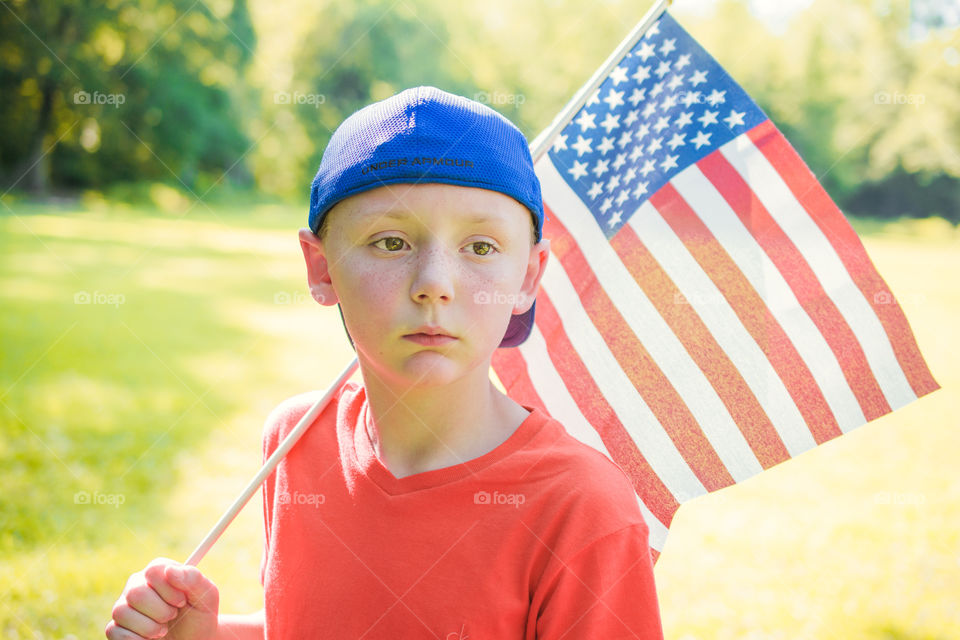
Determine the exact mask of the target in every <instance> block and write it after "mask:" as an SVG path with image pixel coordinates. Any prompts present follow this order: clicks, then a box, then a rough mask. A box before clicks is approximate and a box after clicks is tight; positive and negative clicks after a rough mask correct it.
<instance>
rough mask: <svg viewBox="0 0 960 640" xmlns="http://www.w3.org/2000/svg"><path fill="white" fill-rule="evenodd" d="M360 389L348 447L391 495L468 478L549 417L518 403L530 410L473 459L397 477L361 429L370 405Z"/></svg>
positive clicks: (524, 440)
mask: <svg viewBox="0 0 960 640" xmlns="http://www.w3.org/2000/svg"><path fill="white" fill-rule="evenodd" d="M359 391H360V393H359V397H358V398H357V400H359V401H360V402H361V403H362V405H361V407H360V410H359V411H358V412H357V420H356V421H355V422H354V424H353V425H352V427H353V428H352V429H351V433H350V436H351V438H350V439H351V441H352V446H351V447H350V449H351V453H352V454H353V458H354V462H355V464H357V466H358V469H359V471H360V472H361V473H362V474H363V475H364V476H366V478H367V479H369V480H370V481H371V482H373V483H374V484H375V485H377V486H378V487H380V489H382V490H383V491H384V492H385V493H387V494H390V495H401V494H406V493H412V492H414V491H421V490H423V489H432V488H434V487H439V486H442V485H445V484H449V483H451V482H456V481H457V480H461V479H464V478H469V477H470V476H472V475H474V474H476V473H478V472H479V471H481V470H482V469H486V468H487V467H490V466H491V465H493V464H495V463H497V462H499V461H501V460H503V459H504V458H506V457H508V456H509V455H510V454H512V453H514V452H515V451H517V450H519V449H520V448H522V447H523V446H524V445H525V444H527V443H528V442H529V441H530V440H531V439H532V438H533V437H534V436H535V435H536V434H537V433H538V432H539V431H540V430H541V428H542V427H543V426H544V424H546V423H547V421H548V420H549V416H547V415H546V414H545V413H543V412H542V411H540V410H539V409H537V408H536V407H528V406H527V405H524V404H521V405H520V406H522V407H523V408H524V409H526V410H527V411H529V412H530V413H529V414H527V417H526V418H524V420H523V422H521V423H520V425H519V426H517V428H516V429H514V431H513V433H512V434H510V437H508V438H507V439H506V440H504V441H503V442H501V443H500V444H499V445H498V446H496V447H494V448H493V449H491V450H490V451H488V452H487V453H485V454H483V455H481V456H479V457H477V458H473V459H472V460H465V461H464V462H461V463H458V464H455V465H451V466H448V467H441V468H439V469H431V470H429V471H421V472H420V473H415V474H413V475H409V476H404V477H402V478H398V477H396V476H395V475H393V473H392V472H391V471H390V470H389V469H387V467H386V466H385V465H384V464H383V462H381V460H380V458H378V457H377V455H376V452H375V451H374V450H373V446H372V445H371V444H370V439H369V438H368V437H367V432H366V430H365V428H364V425H365V424H366V421H367V417H368V411H369V408H370V404H369V403H368V402H367V397H366V390H365V389H362V388H361V389H360V390H359Z"/></svg>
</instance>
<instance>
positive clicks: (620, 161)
mask: <svg viewBox="0 0 960 640" xmlns="http://www.w3.org/2000/svg"><path fill="white" fill-rule="evenodd" d="M626 161H627V154H625V153H618V154H617V158H616V159H615V160H614V161H613V169H614V171H620V167H622V166H623V165H624V164H625V163H626Z"/></svg>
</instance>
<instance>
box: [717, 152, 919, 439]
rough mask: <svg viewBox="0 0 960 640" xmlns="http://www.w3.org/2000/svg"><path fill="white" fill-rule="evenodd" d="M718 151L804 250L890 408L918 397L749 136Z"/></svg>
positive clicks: (859, 298)
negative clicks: (858, 343) (851, 333)
mask: <svg viewBox="0 0 960 640" xmlns="http://www.w3.org/2000/svg"><path fill="white" fill-rule="evenodd" d="M720 151H721V153H723V155H724V157H726V158H727V160H728V161H729V162H730V164H731V165H733V167H734V168H735V169H736V170H737V172H738V173H739V174H740V175H741V176H742V177H743V179H744V180H745V181H746V182H747V184H749V185H750V187H751V188H752V189H753V191H754V193H756V194H757V197H758V198H759V199H760V202H761V203H763V206H764V207H766V209H767V211H769V212H770V215H771V216H772V217H773V219H774V220H776V222H777V224H778V225H779V226H780V228H781V229H782V230H783V232H784V233H786V234H787V236H788V237H789V238H790V240H791V241H792V242H793V244H794V245H796V247H797V249H798V250H799V251H800V253H801V254H803V257H804V259H805V260H806V261H807V264H808V265H810V268H811V269H812V270H813V272H814V274H815V275H816V277H817V279H818V280H819V281H820V284H821V285H822V286H823V289H824V291H826V292H827V295H828V296H830V299H831V300H832V301H833V303H834V304H835V305H836V306H837V309H838V310H839V311H840V314H841V315H843V318H844V320H846V321H847V324H848V325H849V326H850V329H851V330H852V331H853V333H854V335H855V336H856V337H857V340H859V341H860V344H861V345H862V346H863V352H864V353H865V354H866V357H867V363H868V364H869V365H870V369H871V370H872V371H873V374H874V377H876V379H877V383H878V384H879V385H880V388H881V389H882V390H883V394H884V396H886V398H887V402H888V403H889V404H890V407H891V408H893V409H896V408H897V407H901V406H903V405H905V404H907V403H909V402H912V401H913V400H916V397H917V396H916V394H914V392H913V389H912V388H911V387H910V382H909V381H908V380H907V377H906V374H905V373H904V371H903V369H902V368H901V367H900V363H899V362H897V358H896V355H895V354H894V352H893V346H892V345H891V344H890V337H889V336H888V335H887V333H886V331H884V329H883V325H882V324H881V323H880V319H879V318H877V315H876V314H875V313H874V312H873V309H872V308H871V307H870V304H869V303H868V302H867V300H866V299H865V298H864V297H863V292H861V291H860V289H859V287H857V285H856V283H854V282H853V279H852V278H851V277H850V274H849V273H848V272H847V269H846V267H844V266H843V262H841V260H840V257H839V256H838V255H837V254H836V252H835V251H834V249H833V247H832V246H831V245H830V242H829V241H828V240H827V238H826V237H825V236H824V235H823V232H822V231H820V228H819V227H818V226H817V224H816V222H814V221H813V219H812V218H811V217H810V215H809V214H808V213H807V211H806V210H805V209H804V208H803V205H801V204H800V202H799V201H797V199H796V198H795V197H794V196H793V193H792V192H791V191H790V188H789V187H788V186H787V184H786V183H785V182H784V181H783V178H781V177H780V174H779V173H778V172H777V170H776V169H775V168H774V167H773V165H771V164H770V163H769V161H768V160H767V159H766V157H765V156H764V155H763V153H761V152H760V150H759V149H757V148H756V146H754V144H753V142H752V141H751V140H750V139H749V137H747V135H741V136H738V137H736V138H734V139H733V140H731V141H730V142H728V143H727V144H725V145H723V146H722V147H721V148H720ZM845 430H846V429H845Z"/></svg>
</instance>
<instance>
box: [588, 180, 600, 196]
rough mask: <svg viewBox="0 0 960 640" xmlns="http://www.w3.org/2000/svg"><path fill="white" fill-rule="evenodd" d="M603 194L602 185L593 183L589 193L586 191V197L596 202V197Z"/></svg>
mask: <svg viewBox="0 0 960 640" xmlns="http://www.w3.org/2000/svg"><path fill="white" fill-rule="evenodd" d="M601 193H603V184H601V183H599V182H594V183H593V184H592V185H591V186H590V191H587V195H588V196H590V199H591V200H596V199H597V196H598V195H600V194H601Z"/></svg>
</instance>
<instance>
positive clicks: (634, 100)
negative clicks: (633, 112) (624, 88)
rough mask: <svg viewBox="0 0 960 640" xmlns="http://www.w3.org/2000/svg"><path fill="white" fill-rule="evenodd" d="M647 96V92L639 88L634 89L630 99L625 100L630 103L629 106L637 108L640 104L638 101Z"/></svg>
mask: <svg viewBox="0 0 960 640" xmlns="http://www.w3.org/2000/svg"><path fill="white" fill-rule="evenodd" d="M646 95H647V90H646V89H642V88H640V87H634V88H633V93H631V94H630V97H629V98H627V100H629V101H630V104H632V105H633V106H637V105H638V104H640V101H641V100H643V99H644V97H646Z"/></svg>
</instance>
